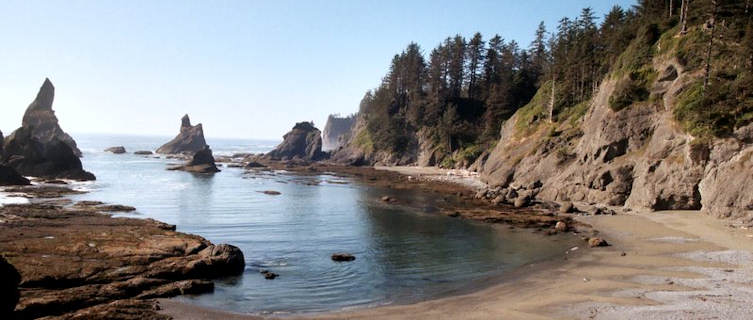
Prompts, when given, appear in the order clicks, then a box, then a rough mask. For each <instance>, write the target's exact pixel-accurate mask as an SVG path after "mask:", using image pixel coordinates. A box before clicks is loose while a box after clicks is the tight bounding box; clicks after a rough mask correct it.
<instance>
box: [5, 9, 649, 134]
mask: <svg viewBox="0 0 753 320" xmlns="http://www.w3.org/2000/svg"><path fill="white" fill-rule="evenodd" d="M634 3H635V1H629V0H614V1H612V0H561V1H555V0H524V1H520V0H515V1H502V0H499V1H392V0H389V1H383V0H379V1H345V0H343V1H315V0H310V1H309V0H300V1H177V0H176V1H138V0H129V1H104V0H103V1H35V0H19V1H17V0H4V1H2V2H0V130H2V131H3V133H5V134H8V133H10V131H12V130H14V129H15V128H16V127H18V126H19V125H20V122H21V117H22V115H23V111H24V110H25V108H26V106H28V104H29V103H30V102H31V100H32V99H33V98H34V96H35V94H36V91H37V90H38V88H39V86H40V85H41V84H42V80H43V79H44V77H49V78H50V79H51V80H52V81H53V83H54V84H55V86H56V89H57V90H56V97H55V104H54V108H55V110H56V112H57V115H58V117H59V119H60V121H61V124H62V126H63V129H65V130H67V131H69V132H73V133H76V132H104V133H131V134H160V135H173V134H175V133H176V131H177V129H178V126H179V123H180V117H181V116H182V115H183V114H184V113H188V114H190V115H191V118H192V120H193V121H194V122H202V123H204V131H205V134H206V135H207V136H208V137H238V138H274V139H279V138H280V136H281V135H282V134H284V133H285V132H286V131H288V130H289V129H290V128H291V127H292V125H293V123H294V122H296V121H303V120H313V121H314V122H315V123H316V125H317V126H319V127H320V128H321V127H323V126H324V121H325V119H326V117H327V115H328V114H330V113H343V114H346V113H351V112H354V111H356V110H357V108H358V103H359V101H360V99H361V97H362V96H363V94H364V92H365V91H366V90H368V89H370V88H373V87H375V86H377V85H378V84H379V82H380V79H381V78H382V76H383V75H384V74H385V72H386V70H387V67H388V64H389V61H390V59H391V57H392V56H393V55H394V54H395V53H397V52H399V51H401V50H402V49H403V48H404V47H405V46H406V45H407V44H408V43H410V42H411V41H415V42H417V43H418V44H419V45H421V47H422V48H423V49H424V51H425V52H428V51H430V50H431V48H433V47H434V46H435V45H437V44H438V43H439V42H440V41H441V40H442V39H444V38H445V37H447V36H449V35H454V34H458V33H459V34H462V35H464V36H470V35H472V34H473V33H474V32H476V31H479V32H481V33H482V34H483V35H484V36H485V38H487V39H488V38H489V37H491V36H492V35H493V34H495V33H498V34H500V35H501V36H502V37H503V38H505V39H508V40H511V39H514V40H517V41H518V42H519V43H520V44H521V45H523V46H525V47H527V46H528V44H529V43H530V41H531V38H532V36H533V32H534V30H535V28H536V26H537V25H538V23H539V21H541V20H543V21H545V23H546V25H547V27H548V29H550V30H552V29H553V27H554V25H555V24H556V22H557V20H559V19H560V18H561V17H563V16H569V17H574V16H576V15H577V14H578V13H579V11H580V9H581V8H583V7H586V6H590V7H592V8H593V9H594V10H595V11H596V12H597V13H598V16H599V17H601V16H603V14H604V13H605V12H606V11H607V10H608V9H609V8H610V7H611V6H613V5H615V4H620V5H622V6H623V7H626V6H630V5H632V4H634Z"/></svg>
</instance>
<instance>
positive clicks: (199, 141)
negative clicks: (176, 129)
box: [156, 115, 207, 154]
mask: <svg viewBox="0 0 753 320" xmlns="http://www.w3.org/2000/svg"><path fill="white" fill-rule="evenodd" d="M206 146H207V143H206V141H205V140H204V129H203V128H202V126H201V123H199V124H197V125H195V126H192V125H191V119H190V118H189V117H188V115H184V116H183V118H182V119H181V123H180V133H178V135H177V136H176V137H175V138H173V140H170V142H168V143H165V144H164V145H162V146H161V147H159V149H157V151H156V152H157V153H161V154H177V153H188V154H193V153H196V152H199V151H201V150H203V149H204V147H206Z"/></svg>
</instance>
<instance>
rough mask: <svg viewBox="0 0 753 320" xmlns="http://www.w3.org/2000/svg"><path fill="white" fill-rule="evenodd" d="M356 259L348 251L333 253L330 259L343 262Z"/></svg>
mask: <svg viewBox="0 0 753 320" xmlns="http://www.w3.org/2000/svg"><path fill="white" fill-rule="evenodd" d="M353 260H356V257H355V256H354V255H352V254H350V253H333V254H332V261H337V262H345V261H353Z"/></svg>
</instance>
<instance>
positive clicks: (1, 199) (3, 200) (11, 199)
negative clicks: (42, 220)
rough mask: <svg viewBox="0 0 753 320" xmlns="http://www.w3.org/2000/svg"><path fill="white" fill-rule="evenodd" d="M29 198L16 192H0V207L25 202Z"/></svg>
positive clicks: (27, 201)
mask: <svg viewBox="0 0 753 320" xmlns="http://www.w3.org/2000/svg"><path fill="white" fill-rule="evenodd" d="M27 203H29V199H26V198H24V197H20V196H18V195H16V194H12V193H5V192H0V207H2V206H4V205H6V204H27Z"/></svg>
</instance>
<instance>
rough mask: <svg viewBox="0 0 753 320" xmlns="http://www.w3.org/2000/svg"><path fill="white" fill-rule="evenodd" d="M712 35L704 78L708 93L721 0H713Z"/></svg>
mask: <svg viewBox="0 0 753 320" xmlns="http://www.w3.org/2000/svg"><path fill="white" fill-rule="evenodd" d="M711 6H712V9H711V32H710V33H711V36H710V37H709V45H708V48H707V49H706V74H705V76H704V79H703V92H704V95H705V94H706V87H707V86H708V85H709V77H710V75H711V49H712V47H713V46H714V30H716V11H717V9H718V7H719V0H711Z"/></svg>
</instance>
